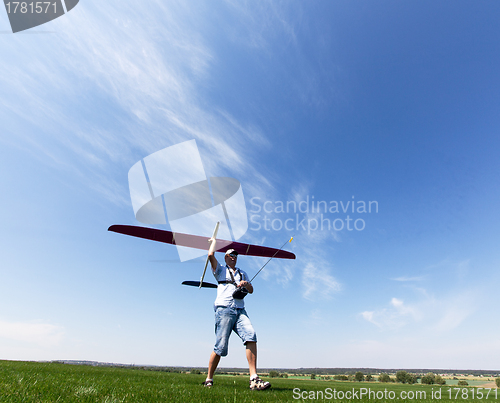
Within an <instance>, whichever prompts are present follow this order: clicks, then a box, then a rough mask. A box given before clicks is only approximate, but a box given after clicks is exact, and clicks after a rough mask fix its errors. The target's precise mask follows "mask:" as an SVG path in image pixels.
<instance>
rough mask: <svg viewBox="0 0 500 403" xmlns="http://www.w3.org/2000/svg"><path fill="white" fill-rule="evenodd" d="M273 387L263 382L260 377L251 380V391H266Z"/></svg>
mask: <svg viewBox="0 0 500 403" xmlns="http://www.w3.org/2000/svg"><path fill="white" fill-rule="evenodd" d="M270 387H271V384H270V383H269V382H267V381H263V380H262V379H260V378H259V377H257V378H254V379H250V389H251V390H266V389H269V388H270Z"/></svg>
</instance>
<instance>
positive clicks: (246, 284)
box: [238, 280, 253, 294]
mask: <svg viewBox="0 0 500 403" xmlns="http://www.w3.org/2000/svg"><path fill="white" fill-rule="evenodd" d="M243 287H245V288H246V289H247V291H248V292H249V293H250V294H252V293H253V285H252V283H249V282H248V281H245V280H243V281H240V282H239V284H238V288H243Z"/></svg>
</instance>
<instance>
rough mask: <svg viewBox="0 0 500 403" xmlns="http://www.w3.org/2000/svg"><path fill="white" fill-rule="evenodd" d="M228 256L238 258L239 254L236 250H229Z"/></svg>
mask: <svg viewBox="0 0 500 403" xmlns="http://www.w3.org/2000/svg"><path fill="white" fill-rule="evenodd" d="M226 255H236V256H238V252H236V251H235V250H234V249H228V250H227V251H226Z"/></svg>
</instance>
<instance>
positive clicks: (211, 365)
mask: <svg viewBox="0 0 500 403" xmlns="http://www.w3.org/2000/svg"><path fill="white" fill-rule="evenodd" d="M219 361H220V355H218V354H215V352H213V351H212V354H210V360H209V361H208V374H207V379H214V374H215V370H216V369H217V365H219Z"/></svg>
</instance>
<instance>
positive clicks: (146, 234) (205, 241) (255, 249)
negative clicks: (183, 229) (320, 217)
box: [108, 222, 295, 288]
mask: <svg viewBox="0 0 500 403" xmlns="http://www.w3.org/2000/svg"><path fill="white" fill-rule="evenodd" d="M218 229H219V222H217V224H216V226H215V229H214V232H213V234H212V237H210V238H208V237H204V236H199V235H191V234H183V233H180V232H172V231H166V230H160V229H155V228H147V227H138V226H134V225H112V226H111V227H109V228H108V231H112V232H117V233H119V234H124V235H130V236H133V237H137V238H143V239H149V240H151V241H157V242H163V243H167V244H171V245H178V246H186V247H189V248H196V249H202V250H207V251H208V250H209V249H210V248H214V250H215V251H217V252H223V253H225V252H226V251H227V250H229V249H234V250H236V251H237V252H238V254H239V255H246V256H260V257H268V258H270V259H269V260H268V261H267V262H266V264H265V265H264V266H262V268H261V269H260V270H259V271H258V272H257V274H259V273H260V271H261V270H262V269H263V268H264V267H265V266H266V265H267V263H269V261H270V260H271V259H273V258H277V259H295V255H294V254H293V253H292V252H288V251H285V250H282V249H283V247H284V246H285V244H286V243H288V242H291V241H292V239H293V238H290V240H289V241H287V242H285V244H283V246H282V247H281V248H279V249H275V248H269V247H267V246H260V245H251V244H247V243H241V242H234V241H227V240H223V239H217V232H218ZM212 241H213V242H212ZM216 243H217V245H218V247H217V248H216V247H215V244H216ZM207 266H208V257H207V260H206V262H205V268H204V270H203V274H202V276H201V279H200V281H184V282H183V283H182V284H184V285H191V286H195V287H199V288H202V287H204V288H217V285H215V284H212V283H207V282H204V281H203V279H204V277H205V272H206V269H207ZM257 274H256V275H255V276H254V277H253V278H255V277H256V276H257ZM253 278H252V280H253Z"/></svg>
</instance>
